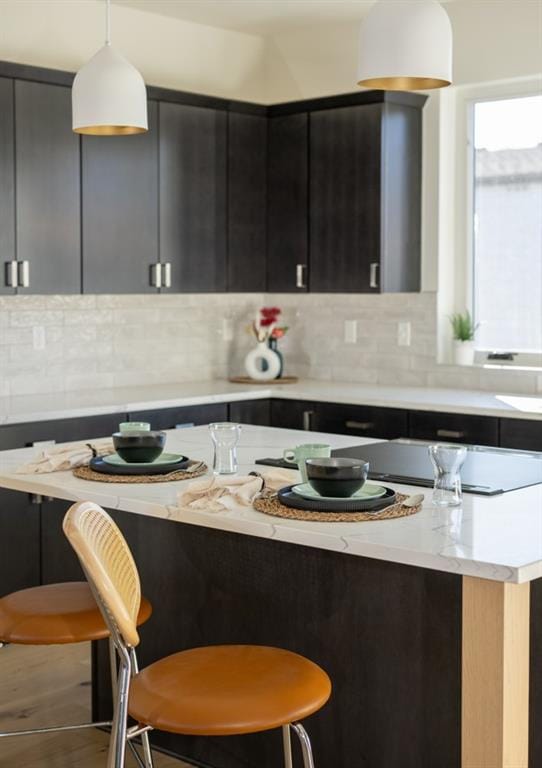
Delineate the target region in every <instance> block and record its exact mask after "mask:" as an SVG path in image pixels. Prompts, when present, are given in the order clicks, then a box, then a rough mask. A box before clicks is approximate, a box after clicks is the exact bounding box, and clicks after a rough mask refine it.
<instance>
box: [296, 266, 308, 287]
mask: <svg viewBox="0 0 542 768" xmlns="http://www.w3.org/2000/svg"><path fill="white" fill-rule="evenodd" d="M306 266H307V265H306V264H296V266H295V287H296V288H306V287H307V286H306V285H305V268H306Z"/></svg>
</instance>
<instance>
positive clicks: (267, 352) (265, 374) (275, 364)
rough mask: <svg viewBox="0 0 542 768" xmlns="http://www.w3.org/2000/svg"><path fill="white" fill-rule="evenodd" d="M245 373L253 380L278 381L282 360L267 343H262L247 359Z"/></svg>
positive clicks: (259, 343)
mask: <svg viewBox="0 0 542 768" xmlns="http://www.w3.org/2000/svg"><path fill="white" fill-rule="evenodd" d="M264 369H265V370H264ZM245 371H246V372H247V374H248V375H249V376H250V378H251V379H259V380H260V381H268V380H270V379H276V378H277V376H278V375H279V373H280V358H279V356H278V355H277V353H276V352H274V351H273V350H272V349H269V347H268V346H267V343H266V342H265V341H260V342H258V345H257V346H256V347H255V348H254V349H251V350H250V352H249V353H248V355H247V356H246V357H245Z"/></svg>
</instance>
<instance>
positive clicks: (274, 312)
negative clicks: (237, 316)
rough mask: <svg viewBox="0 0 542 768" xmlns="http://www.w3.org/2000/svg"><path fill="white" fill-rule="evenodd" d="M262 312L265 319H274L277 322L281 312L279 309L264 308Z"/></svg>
mask: <svg viewBox="0 0 542 768" xmlns="http://www.w3.org/2000/svg"><path fill="white" fill-rule="evenodd" d="M260 312H261V314H262V316H263V317H272V318H273V319H275V320H276V319H277V317H278V316H279V315H280V312H281V310H280V308H279V307H262V308H261V309H260Z"/></svg>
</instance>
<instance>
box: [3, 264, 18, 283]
mask: <svg viewBox="0 0 542 768" xmlns="http://www.w3.org/2000/svg"><path fill="white" fill-rule="evenodd" d="M5 269H6V273H5V275H6V276H5V280H6V286H7V287H8V288H15V287H16V286H17V262H16V261H6V262H5Z"/></svg>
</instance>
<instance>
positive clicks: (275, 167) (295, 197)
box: [267, 112, 309, 292]
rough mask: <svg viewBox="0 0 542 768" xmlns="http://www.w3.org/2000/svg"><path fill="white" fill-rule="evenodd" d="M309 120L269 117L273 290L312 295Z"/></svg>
mask: <svg viewBox="0 0 542 768" xmlns="http://www.w3.org/2000/svg"><path fill="white" fill-rule="evenodd" d="M308 127H309V116H308V114H307V113H306V112H305V113H301V114H297V115H282V116H278V117H271V118H270V119H269V128H268V131H269V160H268V207H267V288H268V290H269V291H277V292H279V291H280V292H298V291H301V292H305V291H307V287H308V284H307V276H308V263H309V261H308V260H309V247H308V180H309V175H308V174H309V169H308V157H309V155H308V141H309V133H308Z"/></svg>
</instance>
